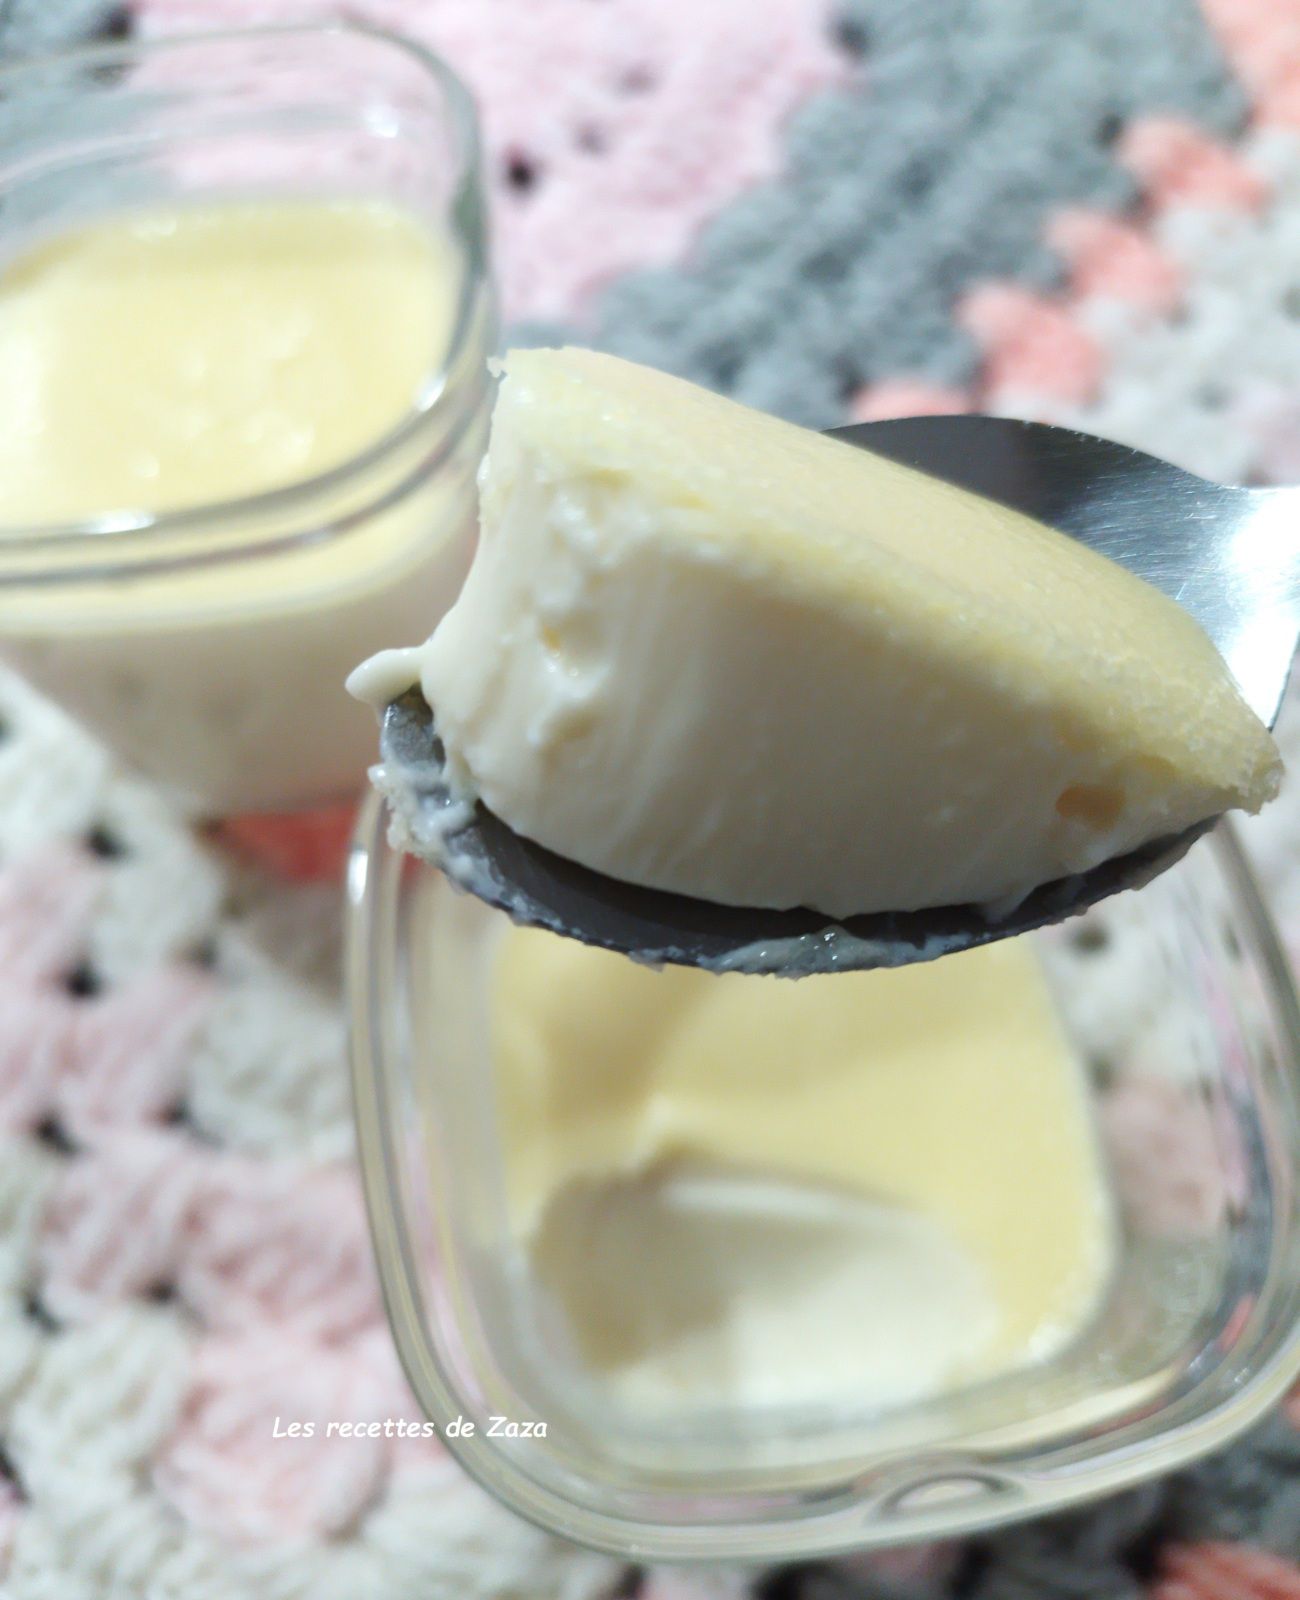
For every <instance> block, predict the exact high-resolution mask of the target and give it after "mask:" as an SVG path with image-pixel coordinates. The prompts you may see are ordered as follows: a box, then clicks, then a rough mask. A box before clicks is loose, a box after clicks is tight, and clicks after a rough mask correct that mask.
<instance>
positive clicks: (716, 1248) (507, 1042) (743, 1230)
mask: <svg viewBox="0 0 1300 1600" xmlns="http://www.w3.org/2000/svg"><path fill="white" fill-rule="evenodd" d="M493 961H494V966H493V969H492V982H491V990H490V993H491V996H492V1058H493V1070H494V1075H495V1086H496V1096H497V1107H498V1125H499V1129H500V1137H501V1143H502V1158H503V1167H504V1178H505V1188H506V1198H507V1210H508V1215H509V1222H510V1229H511V1233H512V1236H513V1239H514V1241H515V1245H516V1247H517V1248H518V1249H519V1250H520V1251H521V1252H522V1253H523V1255H524V1257H525V1259H526V1262H527V1276H528V1279H529V1282H530V1285H531V1290H532V1293H533V1294H534V1295H535V1296H536V1307H535V1311H534V1313H533V1314H531V1315H530V1319H529V1320H530V1323H534V1324H535V1325H536V1326H538V1327H545V1326H547V1325H548V1324H552V1325H557V1326H558V1328H559V1329H560V1333H559V1335H558V1344H557V1349H558V1350H559V1351H560V1352H562V1353H566V1354H567V1356H568V1358H569V1359H570V1360H573V1361H576V1362H577V1363H578V1365H579V1368H580V1369H581V1370H583V1371H585V1372H586V1373H587V1374H588V1376H589V1378H590V1379H591V1380H593V1381H594V1382H596V1383H597V1384H598V1385H604V1386H607V1387H608V1390H609V1392H610V1393H611V1394H616V1395H617V1396H618V1397H620V1398H621V1399H622V1400H624V1401H626V1402H628V1403H632V1404H637V1405H646V1406H650V1407H652V1408H661V1407H666V1408H668V1409H669V1410H672V1409H673V1408H675V1407H682V1408H686V1409H691V1408H694V1407H697V1406H707V1405H710V1404H714V1405H723V1406H725V1405H728V1404H733V1403H734V1404H738V1405H766V1404H771V1405H796V1404H803V1405H838V1406H841V1407H849V1406H863V1407H866V1408H872V1407H880V1406H888V1405H895V1404H900V1403H903V1402H905V1401H908V1400H913V1399H922V1398H926V1397H928V1396H931V1395H936V1394H940V1393H942V1392H944V1391H945V1390H948V1389H951V1388H953V1387H956V1386H959V1385H962V1384H967V1383H971V1382H977V1381H979V1380H981V1379H983V1378H988V1377H991V1376H994V1375H996V1374H998V1373H1001V1372H1005V1371H1008V1370H1011V1369H1013V1368H1015V1367H1019V1366H1022V1365H1024V1364H1025V1363H1028V1362H1034V1361H1038V1360H1044V1359H1047V1358H1048V1357H1050V1356H1051V1355H1052V1354H1053V1353H1055V1352H1056V1351H1058V1350H1059V1349H1060V1348H1061V1347H1062V1346H1063V1345H1064V1344H1065V1343H1066V1342H1068V1341H1069V1340H1070V1339H1071V1338H1072V1337H1073V1336H1074V1335H1075V1334H1077V1333H1078V1332H1079V1330H1080V1328H1081V1327H1082V1326H1083V1325H1084V1324H1085V1323H1086V1322H1087V1320H1088V1317H1089V1314H1090V1313H1091V1312H1092V1311H1093V1309H1094V1308H1095V1306H1096V1305H1097V1302H1098V1298H1099V1296H1100V1294H1101V1293H1102V1290H1103V1288H1104V1285H1105V1282H1106V1277H1107V1270H1108V1265H1109V1262H1110V1256H1111V1232H1110V1229H1111V1217H1110V1208H1109V1201H1108V1197H1107V1194H1106V1189H1105V1185H1104V1181H1103V1177H1102V1173H1101V1168H1100V1164H1099V1158H1098V1151H1097V1148H1096V1144H1095V1139H1094V1131H1093V1127H1092V1123H1091V1119H1090V1115H1089V1108H1088V1105H1087V1100H1086V1095H1085V1090H1084V1086H1083V1079H1082V1074H1081V1071H1080V1069H1079V1066H1078V1063H1077V1062H1076V1060H1075V1059H1074V1057H1073V1054H1072V1052H1071V1049H1070V1046H1069V1044H1068V1042H1067V1040H1066V1038H1065V1036H1064V1034H1063V1032H1062V1029H1061V1026H1060V1023H1059V1022H1058V1020H1057V1017H1056V1014H1055V1012H1054V1009H1053V1004H1052V1000H1051V997H1050V994H1049V992H1048V989H1047V985H1046V982H1045V980H1044V977H1043V975H1042V973H1041V971H1040V969H1039V967H1038V964H1037V961H1036V958H1035V957H1034V955H1033V953H1032V951H1031V950H1030V949H1029V948H1028V947H1027V946H1026V945H1025V944H1023V943H1020V942H1016V941H1011V942H1008V943H1005V944H1002V945H998V946H993V947H989V948H988V949H985V950H979V951H973V952H969V953H966V954H962V955H958V956H953V957H951V958H950V959H948V960H945V961H942V962H939V963H936V964H935V965H933V966H926V967H912V968H908V969H905V970H903V971H898V972H874V973H852V974H846V975H837V976H835V977H834V978H829V977H821V978H809V979H807V980H805V981H804V982H802V983H799V984H790V983H780V982H778V981H776V980H772V979H761V978H752V977H742V976H736V975H732V976H727V977H714V976H710V975H708V974H705V973H701V972H698V971H692V970H688V969H676V968H669V969H665V970H664V971H662V972H658V973H656V972H652V971H649V970H647V969H645V968H643V967H638V966H636V965H635V964H634V963H632V962H629V961H627V960H625V959H623V958H621V957H618V956H614V955H610V954H608V953H605V952H602V951H596V950H592V949H590V948H588V947H586V946H582V945H578V944H575V943H573V942H572V941H568V940H563V939H559V938H557V937H555V936H554V935H551V934H546V933H541V932H538V931H536V930H528V929H510V930H508V931H506V932H505V933H504V935H503V937H502V940H501V942H500V944H499V945H498V947H497V949H496V952H495V955H494V957H493ZM814 1351H815V1352H816V1354H815V1357H814V1356H812V1355H811V1354H810V1352H814ZM556 1353H557V1352H556V1350H552V1351H551V1352H550V1358H554V1357H555V1355H556ZM550 1358H548V1357H546V1356H545V1355H544V1356H543V1358H542V1359H543V1365H545V1364H546V1360H547V1359H550Z"/></svg>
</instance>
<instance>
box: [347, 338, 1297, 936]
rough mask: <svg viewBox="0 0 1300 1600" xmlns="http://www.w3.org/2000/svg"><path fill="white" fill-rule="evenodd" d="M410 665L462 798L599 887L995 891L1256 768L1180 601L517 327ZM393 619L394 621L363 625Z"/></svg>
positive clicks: (1165, 827) (1079, 553)
mask: <svg viewBox="0 0 1300 1600" xmlns="http://www.w3.org/2000/svg"><path fill="white" fill-rule="evenodd" d="M482 486H483V492H482V505H483V512H482V537H481V539H480V541H479V545H478V550H477V553H476V555H475V558H474V565H473V567H472V569H471V571H470V574H469V576H468V578H467V579H466V582H465V586H464V588H463V589H462V590H461V592H460V594H459V596H458V597H457V600H456V603H455V605H454V606H453V607H452V608H451V610H450V611H448V613H447V615H446V616H445V617H444V618H443V619H442V621H441V622H440V623H439V625H438V626H437V627H436V628H435V630H434V632H433V633H432V635H431V636H430V638H429V639H428V642H427V643H426V644H424V645H423V646H420V647H419V648H417V649H412V650H407V651H398V652H396V653H393V654H389V655H385V656H381V657H380V658H379V659H378V660H377V661H375V662H372V663H370V664H369V665H368V666H367V667H366V668H364V669H363V670H362V671H360V672H358V673H357V674H356V675H355V676H354V678H353V687H354V690H355V692H357V693H360V694H362V695H366V696H369V697H371V698H373V699H375V700H379V701H382V700H383V699H385V698H387V697H391V696H392V695H393V694H394V693H397V692H400V691H401V690H403V689H405V688H407V687H408V686H409V685H410V684H412V683H414V682H419V684H420V685H421V687H422V689H423V691H424V696H425V699H426V700H427V701H428V702H429V704H430V706H432V708H433V711H434V714H435V716H436V718H437V724H438V733H439V736H440V737H441V739H442V742H443V745H444V747H445V749H446V752H447V759H448V767H449V770H450V772H451V775H452V779H453V782H454V784H455V787H456V789H457V792H458V794H459V795H460V796H462V797H463V798H465V799H466V800H474V799H481V800H482V801H483V803H484V804H485V805H486V806H487V807H488V809H489V810H491V811H493V812H494V813H495V814H496V815H497V816H498V817H500V818H501V819H502V820H503V821H504V822H506V823H508V824H509V826H510V827H511V828H512V829H513V830H514V831H515V832H516V833H519V834H522V835H524V836H525V837H526V838H529V839H532V840H535V841H536V842H537V843H539V844H542V845H545V846H546V847H547V848H548V849H550V850H554V851H556V852H558V853H559V854H560V855H562V856H566V857H567V858H569V859H570V860H573V861H577V862H579V863H580V864H581V865H583V866H586V867H591V868H594V869H595V870H596V871H598V872H603V873H606V874H608V875H610V876H612V877H615V878H619V879H622V880H624V881H625V882H629V883H635V884H640V885H643V886H646V887H649V888H654V889H668V890H672V891H675V892H677V893H681V894H687V895H692V896H695V897H697V898H700V899H704V900H712V901H717V902H720V903H722V904H725V905H737V906H766V907H791V906H811V907H814V908H816V909H817V910H819V911H824V912H826V913H827V914H828V915H830V916H831V917H836V918H839V917H846V916H851V915H854V914H856V913H858V912H871V911H905V910H914V909H916V908H918V907H926V906H945V905H962V904H967V903H970V902H976V903H979V904H982V905H987V906H990V907H991V908H993V910H994V914H997V911H998V910H999V909H1004V908H1007V907H1009V906H1012V905H1014V904H1016V903H1018V902H1019V901H1020V900H1022V899H1023V898H1024V897H1025V896H1026V895H1027V894H1028V893H1030V892H1031V891H1032V890H1033V889H1035V888H1036V887H1038V886H1039V885H1040V884H1044V883H1047V882H1050V881H1052V880H1054V879H1057V878H1063V877H1070V876H1072V875H1074V874H1076V873H1079V872H1084V871H1087V870H1088V869H1090V868H1092V867H1095V866H1096V865H1098V864H1099V863H1100V862H1102V861H1105V860H1108V859H1110V858H1111V857H1114V856H1122V855H1124V854H1125V853H1127V852H1128V851H1131V850H1133V849H1135V848H1137V847H1138V846H1140V845H1142V844H1145V843H1147V842H1148V841H1150V840H1152V839H1158V838H1161V837H1163V836H1165V835H1170V834H1177V833H1180V832H1181V831H1182V830H1184V829H1185V828H1188V827H1190V826H1192V825H1193V824H1194V823H1197V822H1200V821H1203V820H1205V819H1206V818H1209V817H1213V816H1217V815H1218V814H1219V813H1220V812H1223V811H1226V810H1228V809H1230V808H1233V807H1237V806H1240V807H1243V808H1245V809H1247V810H1250V811H1257V810H1258V809H1259V808H1260V806H1262V805H1263V804H1264V803H1265V802H1266V801H1267V800H1268V799H1270V798H1271V797H1272V796H1273V795H1274V794H1275V793H1276V792H1277V787H1278V781H1279V774H1280V770H1281V762H1280V758H1279V755H1278V751H1277V747H1276V745H1275V744H1274V742H1273V740H1272V738H1271V737H1270V735H1269V732H1268V729H1267V728H1265V727H1264V725H1263V724H1262V723H1261V722H1260V720H1259V718H1258V717H1257V716H1256V715H1255V713H1254V712H1253V711H1252V710H1251V709H1250V708H1249V706H1247V704H1246V703H1245V701H1244V700H1243V699H1242V697H1241V694H1240V693H1239V691H1238V689H1237V686H1236V684H1235V683H1234V682H1233V680H1232V677H1231V675H1230V673H1229V671H1228V668H1227V666H1226V664H1225V663H1224V661H1223V659H1222V657H1221V656H1220V655H1219V654H1218V652H1217V651H1216V650H1215V648H1214V646H1213V644H1212V643H1211V642H1210V640H1209V638H1208V637H1207V636H1206V635H1205V634H1204V633H1203V632H1202V631H1201V629H1200V628H1199V627H1198V625H1197V624H1196V622H1194V621H1193V619H1192V618H1191V616H1190V615H1189V614H1188V613H1187V612H1186V611H1184V610H1183V609H1182V608H1181V607H1180V606H1178V605H1176V604H1175V603H1174V602H1173V601H1172V600H1171V599H1170V598H1168V596H1166V595H1164V594H1162V593H1160V592H1159V591H1158V590H1157V589H1155V588H1153V587H1152V586H1151V585H1149V584H1146V583H1144V582H1142V581H1141V580H1140V579H1139V578H1137V577H1135V576H1134V575H1133V574H1132V573H1130V572H1128V571H1127V570H1126V569H1125V568H1124V567H1122V566H1119V565H1117V564H1116V563H1114V562H1111V561H1107V560H1106V559H1105V558H1104V557H1102V556H1100V555H1098V554H1097V553H1096V552H1095V551H1093V550H1091V549H1088V548H1087V547H1086V546H1085V545H1083V544H1081V543H1079V542H1077V541H1075V540H1073V539H1070V538H1067V537H1066V536H1065V535H1064V534H1062V533H1059V532H1056V531H1055V530H1053V529H1052V528H1049V527H1047V526H1046V525H1045V524H1043V523H1039V522H1035V521H1033V520H1032V519H1031V518H1029V517H1027V516H1024V515H1022V514H1021V513H1019V512H1017V511H1013V510H1011V509H1009V508H1008V507H1006V506H1003V505H1000V504H997V503H995V502H994V501H992V500H987V499H984V498H982V497H981V496H978V495H975V494H971V493H969V492H967V491H965V490H962V489H958V488H956V487H954V486H953V485H951V484H948V483H943V482H940V481H939V480H938V479H936V478H932V477H929V476H927V475H925V474H923V473H920V472H916V471H913V470H911V469H909V468H907V467H904V466H901V465H899V464H897V463H895V462H893V461H890V460H887V459H886V458H884V457H882V456H877V455H874V454H872V453H871V452H870V451H869V450H862V449H857V448H855V447H853V446H851V445H849V444H847V443H845V442H843V441H842V440H837V439H834V438H828V437H826V436H825V435H822V434H819V433H814V432H811V431H810V430H808V429H805V428H796V427H793V426H792V425H791V424H789V423H787V422H783V421H781V420H779V419H778V418H776V417H770V416H765V415H763V414H762V413H761V412H757V411H752V410H750V409H748V408H747V407H745V406H741V405H738V404H736V403H735V402H734V401H732V400H728V399H724V398H723V397H721V396H719V395H716V394H711V393H709V392H707V391H706V390H704V389H700V388H697V387H695V386H694V385H692V384H689V383H684V382H682V381H681V380H680V379H678V378H674V377H670V376H669V375H668V374H666V373H663V372H656V371H654V370H652V369H650V368H648V367H641V366H637V365H635V364H634V363H632V362H629V361H622V360H619V359H617V358H616V357H613V356H608V355H603V354H599V353H597V352H595V351H591V350H577V349H564V350H515V351H511V352H510V353H509V354H508V355H507V357H506V359H505V363H504V376H503V380H502V384H501V390H500V396H499V398H498V401H497V404H496V410H495V412H494V415H493V421H492V438H491V445H490V448H489V451H488V457H487V461H486V463H485V464H484V469H483V474H482ZM393 642H394V643H400V644H409V643H410V642H411V641H408V640H404V639H402V638H401V636H400V635H398V634H397V633H396V632H394V635H393Z"/></svg>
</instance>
